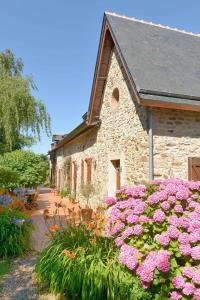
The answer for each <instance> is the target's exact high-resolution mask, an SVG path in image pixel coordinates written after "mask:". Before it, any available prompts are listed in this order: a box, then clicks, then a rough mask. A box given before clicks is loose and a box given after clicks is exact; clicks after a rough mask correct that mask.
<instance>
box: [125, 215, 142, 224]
mask: <svg viewBox="0 0 200 300" xmlns="http://www.w3.org/2000/svg"><path fill="white" fill-rule="evenodd" d="M126 220H127V222H128V223H130V224H134V223H137V222H138V220H139V217H138V216H136V215H129V216H128V217H127V218H126Z"/></svg>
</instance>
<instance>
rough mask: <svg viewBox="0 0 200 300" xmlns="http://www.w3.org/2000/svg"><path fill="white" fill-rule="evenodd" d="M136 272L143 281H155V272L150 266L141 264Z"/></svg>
mask: <svg viewBox="0 0 200 300" xmlns="http://www.w3.org/2000/svg"><path fill="white" fill-rule="evenodd" d="M136 274H137V275H138V276H139V277H140V280H141V282H146V283H150V282H152V281H153V272H152V271H151V270H150V269H149V268H148V266H144V265H140V266H139V267H138V268H137V270H136Z"/></svg>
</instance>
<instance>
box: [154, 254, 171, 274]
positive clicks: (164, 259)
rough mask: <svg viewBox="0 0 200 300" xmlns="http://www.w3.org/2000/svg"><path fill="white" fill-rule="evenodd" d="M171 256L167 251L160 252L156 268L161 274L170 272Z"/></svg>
mask: <svg viewBox="0 0 200 300" xmlns="http://www.w3.org/2000/svg"><path fill="white" fill-rule="evenodd" d="M169 258H170V254H169V252H168V251H167V250H159V251H158V253H157V258H156V267H157V269H158V270H159V271H161V272H165V273H166V272H169V270H170V261H169Z"/></svg>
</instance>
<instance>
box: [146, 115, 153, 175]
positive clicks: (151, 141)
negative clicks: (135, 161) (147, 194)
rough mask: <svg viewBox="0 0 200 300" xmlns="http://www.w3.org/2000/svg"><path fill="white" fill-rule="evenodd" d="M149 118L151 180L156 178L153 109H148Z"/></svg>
mask: <svg viewBox="0 0 200 300" xmlns="http://www.w3.org/2000/svg"><path fill="white" fill-rule="evenodd" d="M147 120H148V143H149V181H152V180H153V179H154V164H153V129H152V125H153V118H152V110H151V109H148V110H147Z"/></svg>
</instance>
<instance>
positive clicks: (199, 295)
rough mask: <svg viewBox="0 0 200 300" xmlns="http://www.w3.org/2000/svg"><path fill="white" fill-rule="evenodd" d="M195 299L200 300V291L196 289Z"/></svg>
mask: <svg viewBox="0 0 200 300" xmlns="http://www.w3.org/2000/svg"><path fill="white" fill-rule="evenodd" d="M194 298H195V300H200V289H195V291H194Z"/></svg>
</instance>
